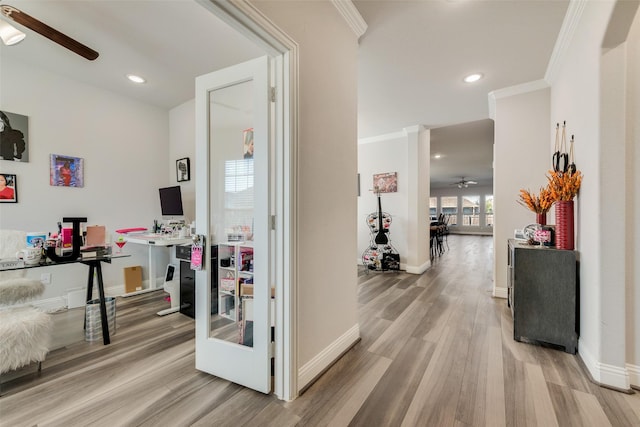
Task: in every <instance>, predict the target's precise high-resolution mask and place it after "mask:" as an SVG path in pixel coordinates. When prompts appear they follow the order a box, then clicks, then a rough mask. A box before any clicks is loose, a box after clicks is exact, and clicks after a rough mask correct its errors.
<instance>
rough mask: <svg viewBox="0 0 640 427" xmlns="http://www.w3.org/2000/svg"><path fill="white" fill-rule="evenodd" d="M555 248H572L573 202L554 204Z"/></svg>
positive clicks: (561, 201)
mask: <svg viewBox="0 0 640 427" xmlns="http://www.w3.org/2000/svg"><path fill="white" fill-rule="evenodd" d="M556 248H558V249H568V250H573V248H574V236H573V200H568V201H563V200H560V201H557V202H556Z"/></svg>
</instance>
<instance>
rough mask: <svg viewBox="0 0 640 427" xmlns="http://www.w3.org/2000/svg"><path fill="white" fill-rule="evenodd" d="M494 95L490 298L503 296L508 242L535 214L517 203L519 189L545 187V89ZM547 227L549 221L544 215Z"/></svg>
mask: <svg viewBox="0 0 640 427" xmlns="http://www.w3.org/2000/svg"><path fill="white" fill-rule="evenodd" d="M512 93H513V92H512V91H509V92H507V93H506V95H504V96H503V95H501V94H500V93H497V94H496V102H495V116H494V117H493V119H494V120H495V134H494V135H495V136H494V141H495V142H494V171H493V197H494V199H493V200H494V206H493V209H494V221H495V227H494V232H493V239H494V251H495V252H494V253H495V256H494V263H495V264H494V272H495V273H494V275H495V283H494V295H495V296H502V297H506V288H507V239H510V238H513V231H514V230H515V229H522V228H523V227H524V226H525V225H527V224H531V223H533V222H535V213H533V212H531V211H529V210H527V209H526V208H524V207H522V206H520V205H519V204H518V203H517V200H518V194H519V191H520V189H521V188H525V189H529V190H531V191H537V190H538V189H539V188H540V187H543V186H545V185H546V183H547V179H546V178H545V174H546V173H547V171H548V170H549V168H550V164H551V150H550V148H549V145H548V141H549V138H550V129H551V127H552V125H551V123H550V121H549V89H538V90H534V91H531V92H524V93H518V92H517V91H516V92H515V94H512ZM548 223H550V224H551V223H553V220H552V219H551V215H549V220H548Z"/></svg>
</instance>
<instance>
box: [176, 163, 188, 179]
mask: <svg viewBox="0 0 640 427" xmlns="http://www.w3.org/2000/svg"><path fill="white" fill-rule="evenodd" d="M176 179H177V181H178V182H182V181H189V180H190V179H191V167H190V165H189V158H188V157H185V158H184V159H178V160H176Z"/></svg>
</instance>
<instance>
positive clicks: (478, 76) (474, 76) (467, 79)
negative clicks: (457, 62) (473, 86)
mask: <svg viewBox="0 0 640 427" xmlns="http://www.w3.org/2000/svg"><path fill="white" fill-rule="evenodd" d="M481 78H482V74H480V73H474V74H469V75H468V76H467V77H465V78H464V81H465V82H466V83H473V82H477V81H478V80H480V79H481Z"/></svg>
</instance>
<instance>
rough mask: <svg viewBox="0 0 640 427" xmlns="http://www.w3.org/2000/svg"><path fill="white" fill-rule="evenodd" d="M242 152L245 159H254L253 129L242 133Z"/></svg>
mask: <svg viewBox="0 0 640 427" xmlns="http://www.w3.org/2000/svg"><path fill="white" fill-rule="evenodd" d="M242 152H243V153H244V154H243V157H244V158H245V159H253V128H249V129H245V130H243V131H242Z"/></svg>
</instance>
